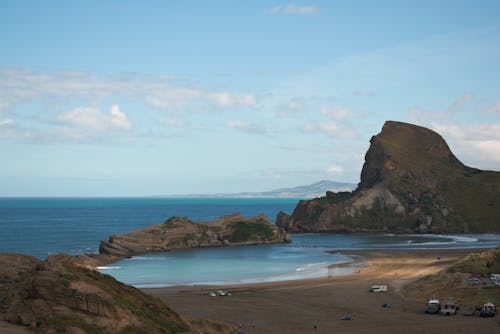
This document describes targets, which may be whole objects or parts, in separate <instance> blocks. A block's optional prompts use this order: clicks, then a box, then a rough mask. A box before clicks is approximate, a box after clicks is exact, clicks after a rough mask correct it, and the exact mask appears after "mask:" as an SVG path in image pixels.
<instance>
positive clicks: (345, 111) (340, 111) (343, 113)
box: [321, 104, 354, 121]
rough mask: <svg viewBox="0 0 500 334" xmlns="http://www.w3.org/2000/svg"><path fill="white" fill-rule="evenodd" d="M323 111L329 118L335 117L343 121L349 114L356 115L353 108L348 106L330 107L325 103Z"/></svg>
mask: <svg viewBox="0 0 500 334" xmlns="http://www.w3.org/2000/svg"><path fill="white" fill-rule="evenodd" d="M321 113H322V114H323V115H325V116H327V117H329V118H333V119H335V120H337V121H342V120H344V119H346V118H347V117H349V116H352V115H354V114H353V112H352V111H351V109H349V108H348V107H344V106H333V107H329V106H328V105H326V104H324V105H323V106H322V107H321Z"/></svg>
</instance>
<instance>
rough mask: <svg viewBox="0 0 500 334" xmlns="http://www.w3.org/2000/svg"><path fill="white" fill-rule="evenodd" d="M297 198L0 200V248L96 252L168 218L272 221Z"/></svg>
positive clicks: (44, 252) (38, 252)
mask: <svg viewBox="0 0 500 334" xmlns="http://www.w3.org/2000/svg"><path fill="white" fill-rule="evenodd" d="M297 201H298V200H297V199H219V198H189V199H186V198H0V252H16V253H23V254H29V255H33V256H36V257H38V258H45V257H47V256H48V255H51V254H57V253H61V252H64V253H68V254H71V255H75V254H81V253H96V252H98V249H99V241H100V240H105V239H107V238H108V237H109V236H110V235H112V234H124V233H128V232H130V231H132V230H135V229H138V228H140V227H144V226H148V225H151V224H159V223H162V222H163V221H165V220H166V219H168V218H169V217H171V216H181V217H189V218H190V219H192V220H212V219H216V218H218V217H220V216H222V215H227V214H230V213H234V212H240V213H241V214H242V215H243V216H245V217H251V216H255V215H257V214H260V213H263V214H265V215H266V216H267V217H269V219H270V220H271V221H274V219H275V218H276V215H277V214H278V212H279V211H280V210H282V211H284V212H287V213H291V212H292V211H293V209H294V207H295V205H296V204H297Z"/></svg>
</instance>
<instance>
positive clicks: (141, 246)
mask: <svg viewBox="0 0 500 334" xmlns="http://www.w3.org/2000/svg"><path fill="white" fill-rule="evenodd" d="M288 241H290V236H289V235H288V234H287V233H286V232H285V231H284V230H283V229H282V228H279V227H277V226H276V225H274V224H271V223H270V222H269V220H268V219H267V217H265V216H264V215H259V216H256V217H253V218H250V219H246V218H245V217H243V216H242V215H240V214H238V213H236V214H232V215H228V216H223V217H220V218H219V219H218V220H215V221H209V222H194V221H191V220H189V219H188V218H179V217H172V218H170V219H168V220H167V221H165V222H164V223H163V224H159V225H152V226H148V227H145V228H142V229H139V230H135V231H133V232H130V233H129V234H126V235H112V236H111V237H110V238H109V240H108V241H101V244H100V247H99V253H101V254H108V255H113V256H120V257H123V256H131V255H137V254H144V253H151V252H161V251H168V250H172V249H184V248H198V247H220V246H236V245H251V244H263V243H279V242H288Z"/></svg>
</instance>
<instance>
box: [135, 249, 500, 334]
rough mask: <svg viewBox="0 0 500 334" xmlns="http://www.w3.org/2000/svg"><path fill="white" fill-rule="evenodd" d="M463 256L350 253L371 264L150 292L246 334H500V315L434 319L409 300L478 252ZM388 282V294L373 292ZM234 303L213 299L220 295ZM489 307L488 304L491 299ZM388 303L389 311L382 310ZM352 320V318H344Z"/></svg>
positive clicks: (193, 314)
mask: <svg viewBox="0 0 500 334" xmlns="http://www.w3.org/2000/svg"><path fill="white" fill-rule="evenodd" d="M472 251H474V250H470V249H467V250H465V249H458V250H390V251H385V250H384V251H378V250H377V251H350V252H343V253H345V254H351V255H357V256H361V257H362V258H364V264H365V266H364V267H363V268H360V269H359V270H358V271H357V272H356V273H354V274H352V275H347V276H337V277H325V278H318V279H307V280H298V281H285V282H273V283H262V284H251V285H237V286H223V287H201V286H196V287H171V288H159V289H145V290H144V291H145V292H146V293H149V294H151V295H154V296H156V297H159V298H160V299H162V300H163V301H164V302H165V303H166V304H167V305H169V306H170V307H171V308H172V309H174V310H175V311H176V312H178V313H180V314H181V315H182V316H184V317H187V318H208V319H214V320H221V321H225V322H229V323H232V324H235V325H236V326H238V327H239V328H240V329H241V331H242V332H245V333H388V332H392V333H403V332H404V333H452V332H453V333H472V332H477V331H481V330H485V331H489V332H496V331H498V330H499V329H500V320H499V317H498V316H497V317H495V318H480V317H465V316H463V315H461V314H459V315H457V316H452V317H445V316H439V315H427V314H425V313H424V308H425V305H424V304H422V303H419V302H414V301H409V300H406V299H405V297H404V286H405V285H406V284H407V283H409V282H412V281H413V280H415V279H418V278H419V277H421V276H424V275H428V274H433V273H437V272H439V271H441V270H443V269H444V268H446V267H447V266H448V265H450V264H451V263H453V262H454V261H456V260H457V259H459V258H460V257H462V256H464V255H466V254H468V253H470V252H472ZM372 284H387V285H388V287H389V291H388V292H385V293H372V292H368V288H369V287H370V286H371V285H372ZM218 288H221V289H224V290H230V291H231V292H232V296H230V297H210V296H209V295H208V292H209V291H211V290H215V289H218ZM485 302H486V301H485ZM383 304H389V305H390V307H382V305H383ZM345 315H350V316H351V317H352V320H341V318H342V317H343V316H345Z"/></svg>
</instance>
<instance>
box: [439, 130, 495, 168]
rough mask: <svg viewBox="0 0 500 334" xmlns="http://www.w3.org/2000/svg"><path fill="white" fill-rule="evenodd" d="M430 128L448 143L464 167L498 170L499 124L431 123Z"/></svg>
mask: <svg viewBox="0 0 500 334" xmlns="http://www.w3.org/2000/svg"><path fill="white" fill-rule="evenodd" d="M431 128H432V129H433V130H435V131H436V132H438V133H439V134H441V135H442V136H443V137H444V138H445V139H446V141H447V142H448V143H449V145H450V147H451V149H452V151H453V153H455V154H456V155H457V157H458V158H459V159H460V160H462V161H463V162H464V163H465V164H466V165H470V166H473V167H478V168H481V169H493V170H500V123H493V124H485V125H459V124H443V123H433V124H432V125H431Z"/></svg>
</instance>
